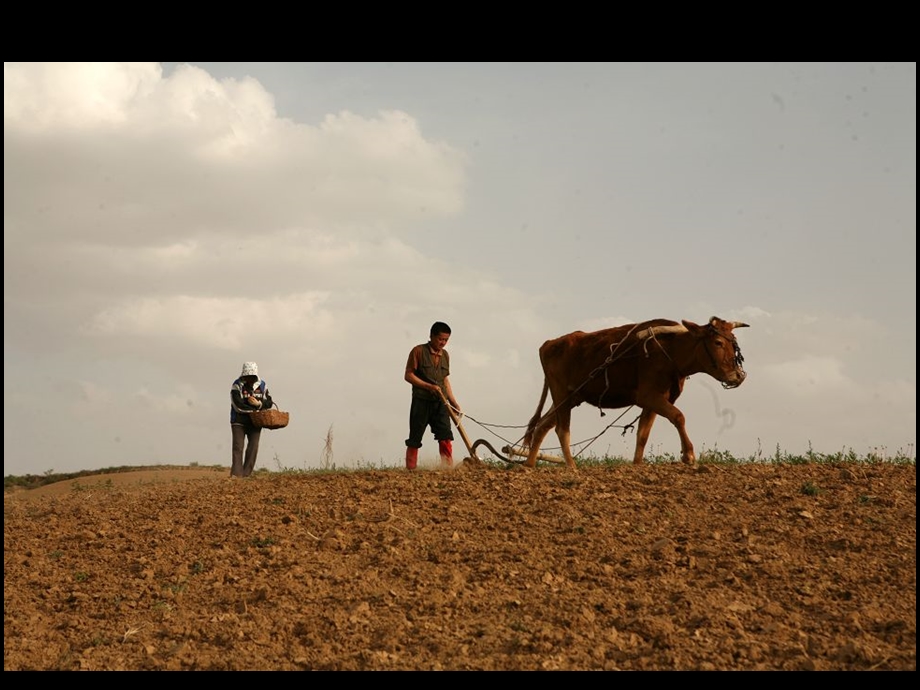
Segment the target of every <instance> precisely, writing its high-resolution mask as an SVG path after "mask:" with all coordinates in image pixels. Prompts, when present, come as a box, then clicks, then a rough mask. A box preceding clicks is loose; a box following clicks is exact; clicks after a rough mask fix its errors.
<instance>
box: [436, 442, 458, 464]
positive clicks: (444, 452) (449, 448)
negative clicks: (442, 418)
mask: <svg viewBox="0 0 920 690" xmlns="http://www.w3.org/2000/svg"><path fill="white" fill-rule="evenodd" d="M438 452H439V453H440V454H441V466H442V467H453V466H454V446H453V444H452V443H451V442H450V441H438Z"/></svg>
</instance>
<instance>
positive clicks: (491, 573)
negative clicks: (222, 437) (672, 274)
mask: <svg viewBox="0 0 920 690" xmlns="http://www.w3.org/2000/svg"><path fill="white" fill-rule="evenodd" d="M228 474H229V470H221V471H216V470H196V471H190V470H178V471H177V472H176V473H175V474H171V473H169V472H167V471H160V472H157V473H154V474H153V475H150V474H147V475H144V474H139V475H136V476H131V475H103V476H95V477H83V478H81V479H80V480H79V481H76V482H61V483H60V484H58V485H53V486H52V487H43V488H41V489H35V490H31V491H20V492H16V493H9V494H6V495H5V497H4V558H3V569H4V607H3V609H4V625H3V630H4V646H3V666H4V670H51V669H63V670H115V669H124V670H147V669H151V670H152V669H201V670H230V669H233V670H237V669H239V670H242V669H252V670H261V669H274V670H294V669H317V670H364V669H380V670H415V669H442V670H466V669H470V670H472V669H477V670H498V669H502V670H541V669H546V670H557V669H564V670H591V669H598V670H600V669H610V670H613V669H622V670H670V669H676V670H713V669H719V670H723V669H724V670H730V669H731V670H742V669H743V670H755V669H777V670H802V669H809V670H912V671H913V670H916V662H917V646H916V640H917V627H916V618H917V616H916V614H917V599H916V546H917V533H916V517H917V510H916V506H917V503H916V497H917V494H916V491H917V484H916V466H915V465H895V464H884V463H879V464H862V463H856V464H840V465H831V464H803V465H792V464H790V465H782V464H763V465H761V464H753V463H752V464H738V465H721V464H702V465H698V466H696V467H686V466H684V465H679V464H648V465H643V466H634V465H631V464H624V465H614V466H611V467H587V468H581V469H579V471H578V472H574V473H573V472H569V471H567V470H565V469H563V468H559V467H555V466H551V467H542V466H541V467H538V468H536V469H534V470H526V469H524V468H521V467H520V466H515V467H513V468H511V469H504V468H499V467H494V466H491V465H473V464H471V463H469V462H467V463H464V464H461V465H460V466H458V467H457V468H456V469H454V470H453V471H440V470H425V471H419V472H416V473H407V472H404V471H400V470H359V471H338V472H331V473H318V472H317V473H301V474H297V473H258V474H256V475H254V476H253V477H251V478H248V479H231V478H230V477H229V476H227V475H228Z"/></svg>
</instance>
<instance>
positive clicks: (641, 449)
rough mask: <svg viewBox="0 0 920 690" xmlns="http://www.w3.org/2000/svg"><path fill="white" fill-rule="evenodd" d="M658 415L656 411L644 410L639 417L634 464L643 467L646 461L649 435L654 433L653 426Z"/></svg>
mask: <svg viewBox="0 0 920 690" xmlns="http://www.w3.org/2000/svg"><path fill="white" fill-rule="evenodd" d="M656 417H658V413H657V412H655V411H654V410H649V409H644V410H642V414H641V415H639V428H638V430H637V431H636V452H635V453H634V454H633V464H635V465H641V464H642V463H643V462H644V460H645V444H646V443H648V437H649V434H651V433H652V425H653V424H654V423H655V418H656Z"/></svg>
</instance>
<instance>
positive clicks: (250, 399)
mask: <svg viewBox="0 0 920 690" xmlns="http://www.w3.org/2000/svg"><path fill="white" fill-rule="evenodd" d="M246 402H247V403H249V404H250V405H252V406H253V407H262V402H261V401H260V400H259V399H258V398H256V397H254V396H252V395H250V396H249V397H248V398H246Z"/></svg>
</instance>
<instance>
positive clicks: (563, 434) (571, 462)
mask: <svg viewBox="0 0 920 690" xmlns="http://www.w3.org/2000/svg"><path fill="white" fill-rule="evenodd" d="M571 429H572V410H571V409H561V410H558V411H557V412H556V436H558V437H559V446H560V447H561V448H562V457H564V458H565V464H566V465H568V466H569V469H570V470H574V469H576V467H575V458H573V457H572V448H571V441H572V431H571Z"/></svg>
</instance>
